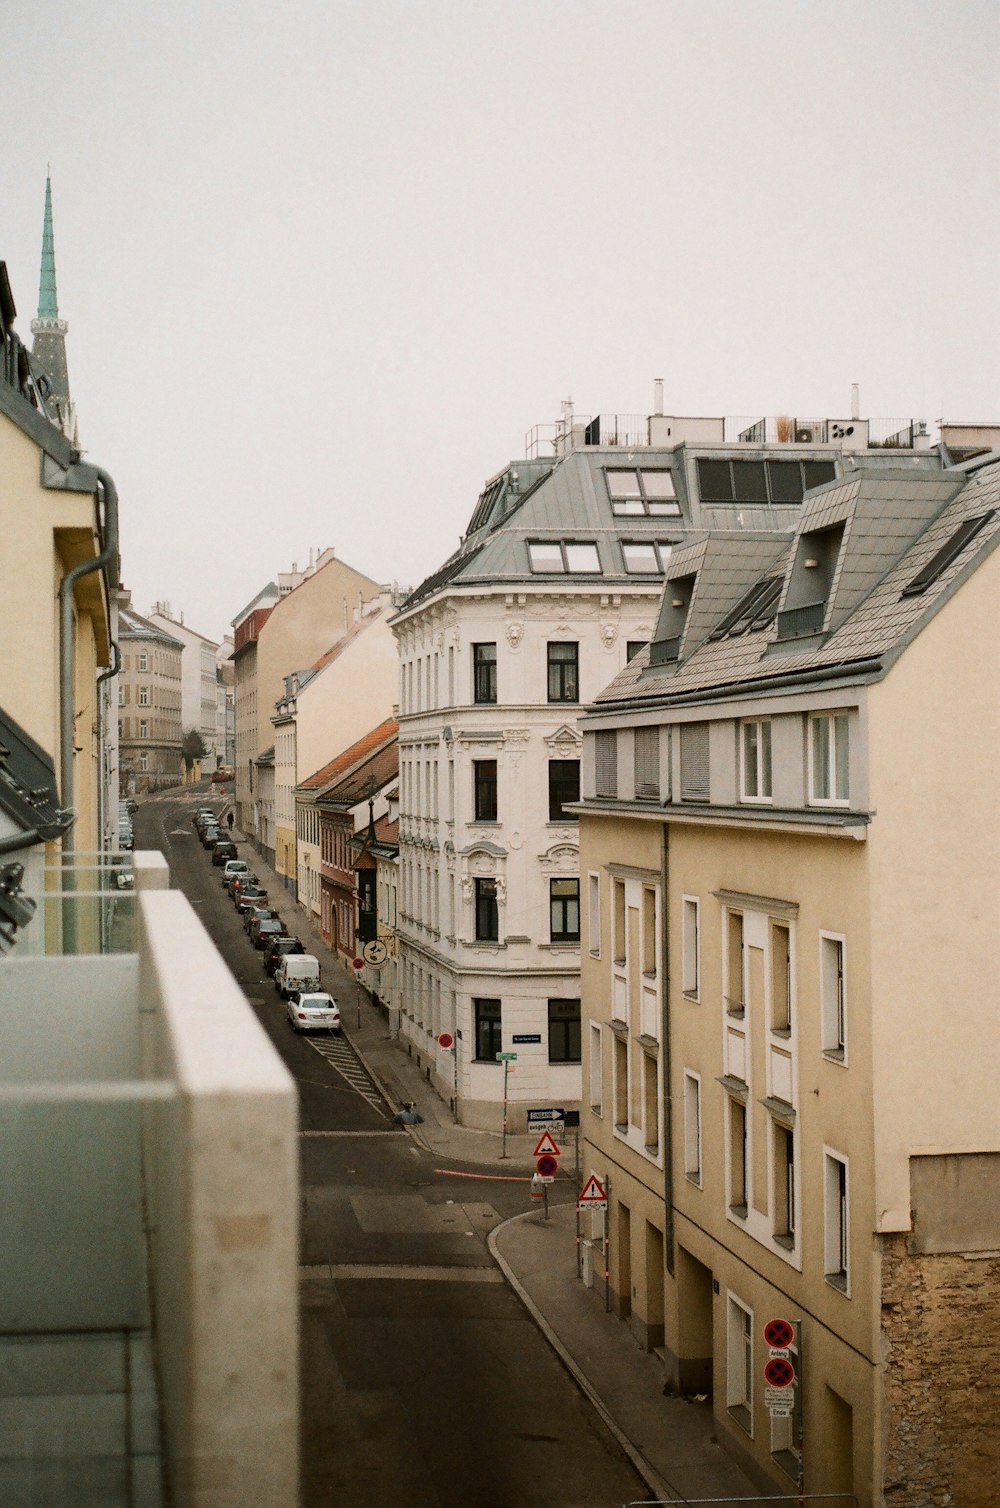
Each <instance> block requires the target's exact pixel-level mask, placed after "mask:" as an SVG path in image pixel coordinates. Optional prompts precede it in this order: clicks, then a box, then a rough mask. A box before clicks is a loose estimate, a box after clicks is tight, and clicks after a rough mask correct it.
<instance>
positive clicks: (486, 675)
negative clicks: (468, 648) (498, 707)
mask: <svg viewBox="0 0 1000 1508" xmlns="http://www.w3.org/2000/svg"><path fill="white" fill-rule="evenodd" d="M496 699H497V647H496V645H495V644H473V646H472V700H473V701H474V702H495V701H496Z"/></svg>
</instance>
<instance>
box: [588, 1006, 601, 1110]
mask: <svg viewBox="0 0 1000 1508" xmlns="http://www.w3.org/2000/svg"><path fill="white" fill-rule="evenodd" d="M602 1066H603V1065H602V1058H601V1028H600V1027H599V1026H595V1025H594V1023H593V1022H591V1025H590V1058H589V1061H588V1063H587V1069H588V1077H589V1079H590V1108H591V1110H592V1111H593V1112H594V1114H595V1115H601V1114H602V1112H603V1100H604V1075H603V1072H602Z"/></svg>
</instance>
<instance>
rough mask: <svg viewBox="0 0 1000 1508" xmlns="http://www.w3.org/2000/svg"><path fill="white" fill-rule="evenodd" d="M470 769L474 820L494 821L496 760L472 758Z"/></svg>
mask: <svg viewBox="0 0 1000 1508" xmlns="http://www.w3.org/2000/svg"><path fill="white" fill-rule="evenodd" d="M472 770H473V785H474V789H475V807H476V821H477V822H495V821H496V820H497V762H496V760H495V759H474V760H473V762H472Z"/></svg>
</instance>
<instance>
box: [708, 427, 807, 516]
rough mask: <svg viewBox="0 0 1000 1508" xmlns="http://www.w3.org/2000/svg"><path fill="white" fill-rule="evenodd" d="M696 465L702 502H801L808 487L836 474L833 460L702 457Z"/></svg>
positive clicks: (799, 430) (801, 430) (800, 431)
mask: <svg viewBox="0 0 1000 1508" xmlns="http://www.w3.org/2000/svg"><path fill="white" fill-rule="evenodd" d="M797 432H798V433H800V434H804V433H805V430H804V429H797ZM697 465H698V490H699V492H700V493H701V500H702V502H703V503H786V504H787V503H801V501H802V495H803V493H804V492H806V491H807V490H808V489H809V488H810V487H819V486H821V485H822V483H823V482H830V481H832V480H833V478H834V477H835V476H836V474H837V472H836V467H835V465H834V462H833V461H749V460H748V461H710V460H701V461H699V462H698V463H697Z"/></svg>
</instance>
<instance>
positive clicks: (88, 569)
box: [59, 466, 118, 853]
mask: <svg viewBox="0 0 1000 1508" xmlns="http://www.w3.org/2000/svg"><path fill="white" fill-rule="evenodd" d="M93 469H94V471H95V472H96V473H97V479H98V481H99V482H100V484H101V487H102V488H103V491H104V538H105V544H104V549H103V550H102V551H101V553H100V555H98V557H97V559H96V560H85V561H83V562H82V563H81V564H80V565H78V566H74V567H73V569H72V570H71V571H67V572H66V575H65V576H64V577H63V579H62V581H61V583H60V585H59V724H60V726H59V768H60V774H61V777H62V805H63V809H64V810H66V811H69V810H71V809H72V807H73V796H74V788H73V649H74V641H73V591H74V588H75V587H76V583H77V582H78V581H79V580H80V578H81V577H82V576H90V575H92V574H93V572H94V571H100V570H102V569H103V568H104V567H105V566H106V565H109V564H110V563H111V562H112V561H115V562H117V559H118V493H117V490H116V488H115V484H114V482H113V481H112V479H111V477H110V476H109V474H108V473H107V472H106V471H105V470H104V468H103V467H101V466H95V467H94V468H93ZM115 574H116V576H117V565H116V571H115ZM116 668H117V667H116ZM114 673H115V672H114V671H110V672H109V674H111V675H113V674H114ZM75 846H76V845H75V842H74V836H73V829H72V827H70V828H68V829H67V831H66V832H65V834H64V835H63V853H72V852H73V851H74V849H75Z"/></svg>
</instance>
